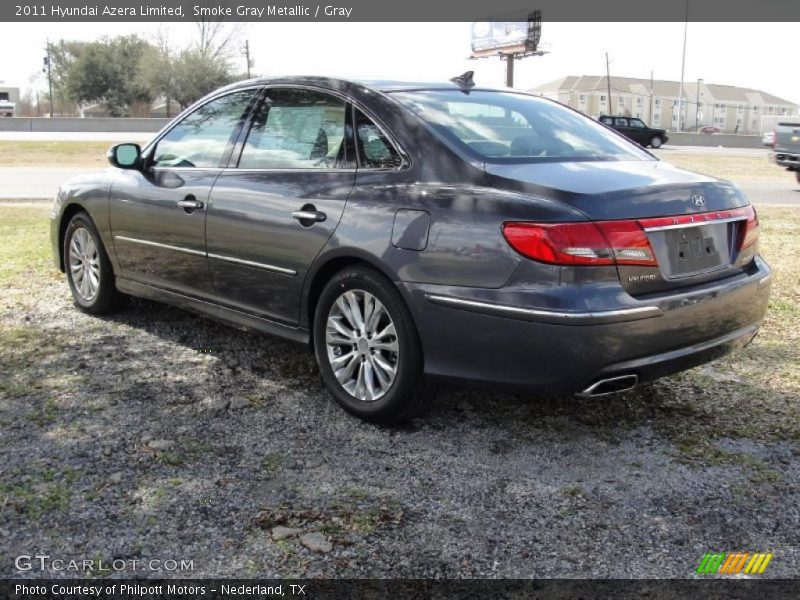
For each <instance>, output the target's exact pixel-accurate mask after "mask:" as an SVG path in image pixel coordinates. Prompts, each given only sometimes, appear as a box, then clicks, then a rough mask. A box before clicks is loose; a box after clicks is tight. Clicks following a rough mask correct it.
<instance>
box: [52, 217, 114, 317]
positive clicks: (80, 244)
mask: <svg viewBox="0 0 800 600" xmlns="http://www.w3.org/2000/svg"><path fill="white" fill-rule="evenodd" d="M64 267H65V270H66V272H67V282H68V283H69V289H70V291H71V292H72V297H73V299H74V300H75V304H77V306H78V308H80V309H81V310H83V311H85V312H88V313H91V314H95V315H101V314H105V313H109V312H113V311H114V310H116V309H117V308H119V307H120V306H121V305H122V303H123V302H124V300H125V296H123V295H122V294H120V293H119V292H118V291H117V288H116V284H115V282H114V271H113V270H112V268H111V261H110V260H109V258H108V254H107V253H106V251H105V248H104V247H103V242H102V241H101V240H100V234H99V233H98V232H97V228H96V227H95V226H94V223H92V220H91V219H90V218H89V215H87V214H86V213H83V212H81V213H78V214H76V215H75V216H74V217H72V220H71V221H70V222H69V224H68V225H67V231H66V233H65V235H64Z"/></svg>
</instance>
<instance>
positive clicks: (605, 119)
mask: <svg viewBox="0 0 800 600" xmlns="http://www.w3.org/2000/svg"><path fill="white" fill-rule="evenodd" d="M600 122H601V123H604V124H606V125H613V124H614V119H612V118H611V117H600Z"/></svg>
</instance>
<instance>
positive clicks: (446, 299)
mask: <svg viewBox="0 0 800 600" xmlns="http://www.w3.org/2000/svg"><path fill="white" fill-rule="evenodd" d="M425 298H426V299H427V300H428V301H429V302H433V303H434V304H440V305H443V306H450V307H454V308H461V309H464V310H473V311H478V312H485V313H488V314H495V315H498V316H505V317H511V318H520V319H524V320H531V321H542V322H550V323H562V324H565V325H581V324H599V323H615V322H621V321H635V320H639V319H649V318H651V317H657V316H660V315H661V314H663V311H662V310H661V309H660V308H659V307H658V306H637V307H634V308H623V309H618V310H605V311H591V312H564V311H554V310H542V309H536V308H524V307H521V306H510V305H507V304H495V303H493V302H483V301H480V300H469V299H467V298H457V297H455V296H443V295H440V294H425Z"/></svg>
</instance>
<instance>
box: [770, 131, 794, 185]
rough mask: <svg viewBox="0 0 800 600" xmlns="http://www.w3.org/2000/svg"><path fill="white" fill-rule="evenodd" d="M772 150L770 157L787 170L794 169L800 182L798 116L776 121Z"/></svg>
mask: <svg viewBox="0 0 800 600" xmlns="http://www.w3.org/2000/svg"><path fill="white" fill-rule="evenodd" d="M772 150H773V151H772V153H771V154H770V158H772V160H773V161H775V163H776V164H778V165H780V166H782V167H786V169H787V170H788V171H794V174H795V177H797V182H798V183H800V118H797V119H794V120H792V121H783V122H780V123H778V125H777V126H776V127H775V141H774V142H773V144H772Z"/></svg>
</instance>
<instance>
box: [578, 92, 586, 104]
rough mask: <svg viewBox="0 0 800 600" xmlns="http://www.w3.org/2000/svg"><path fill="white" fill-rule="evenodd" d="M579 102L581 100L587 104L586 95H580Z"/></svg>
mask: <svg viewBox="0 0 800 600" xmlns="http://www.w3.org/2000/svg"><path fill="white" fill-rule="evenodd" d="M578 100H580V101H581V102H586V94H580V95H579V96H578Z"/></svg>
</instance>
